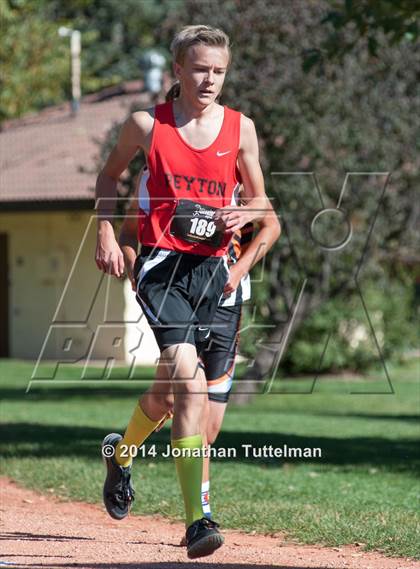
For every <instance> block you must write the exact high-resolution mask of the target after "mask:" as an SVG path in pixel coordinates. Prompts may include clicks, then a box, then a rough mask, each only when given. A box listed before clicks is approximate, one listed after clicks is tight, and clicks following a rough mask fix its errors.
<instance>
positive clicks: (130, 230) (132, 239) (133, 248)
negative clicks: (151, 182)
mask: <svg viewBox="0 0 420 569" xmlns="http://www.w3.org/2000/svg"><path fill="white" fill-rule="evenodd" d="M142 176H143V172H140V174H139V175H138V177H137V180H136V189H135V191H134V194H133V196H132V198H131V200H130V204H129V206H128V208H127V211H126V215H125V218H124V221H123V224H122V226H121V231H120V237H119V240H118V243H119V246H120V247H121V251H122V253H123V256H124V262H125V268H126V272H127V276H128V278H129V279H130V282H131V287H132V289H133V290H136V285H135V282H134V273H133V271H134V262H135V260H136V257H137V247H138V239H137V225H138V212H139V205H138V197H139V188H140V184H141V179H142Z"/></svg>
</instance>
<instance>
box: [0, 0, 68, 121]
mask: <svg viewBox="0 0 420 569" xmlns="http://www.w3.org/2000/svg"><path fill="white" fill-rule="evenodd" d="M0 8H1V39H0V61H1V63H0V90H1V99H0V101H1V102H0V121H1V120H4V119H5V118H11V117H16V116H21V115H22V114H24V113H27V112H28V111H30V110H32V109H34V108H42V107H45V106H48V105H52V104H54V103H57V102H59V101H62V100H63V99H64V98H65V95H66V91H67V90H68V86H69V73H68V66H69V49H68V46H67V44H66V45H65V44H64V43H62V42H60V41H59V38H58V35H57V26H56V25H55V24H53V23H52V22H48V21H46V20H45V19H44V18H43V17H42V16H41V15H40V14H39V13H38V12H37V10H36V9H35V5H34V3H33V2H25V1H21V2H11V1H8V0H0Z"/></svg>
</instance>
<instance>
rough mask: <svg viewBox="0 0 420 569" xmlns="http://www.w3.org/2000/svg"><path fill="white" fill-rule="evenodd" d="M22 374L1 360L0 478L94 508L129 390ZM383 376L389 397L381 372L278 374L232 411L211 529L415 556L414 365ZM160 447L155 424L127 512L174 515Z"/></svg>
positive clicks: (170, 477) (170, 474) (417, 396)
mask: <svg viewBox="0 0 420 569" xmlns="http://www.w3.org/2000/svg"><path fill="white" fill-rule="evenodd" d="M32 370H33V365H31V364H29V363H24V362H16V361H10V360H1V361H0V377H1V382H0V392H1V422H2V437H1V455H2V457H3V458H2V461H1V474H3V475H7V476H10V477H12V478H13V479H14V480H16V481H17V482H18V483H20V484H22V485H25V486H27V487H29V488H34V489H37V490H40V491H43V492H47V493H54V494H56V495H58V496H60V497H62V498H63V499H72V500H85V501H87V502H94V503H101V492H102V484H103V477H104V468H103V465H102V462H101V456H100V443H101V441H102V438H103V437H104V435H105V434H107V433H108V432H111V431H120V432H121V431H123V430H124V427H125V425H126V423H127V420H128V418H129V416H130V415H131V412H132V409H133V406H134V404H135V402H136V399H137V394H138V390H139V386H138V385H133V384H130V382H124V383H109V382H108V383H106V382H105V381H104V382H103V383H101V382H99V385H98V384H95V385H90V384H89V383H88V382H86V381H85V382H84V383H83V384H81V383H80V382H78V383H74V384H72V383H70V384H67V383H63V382H58V381H57V382H48V381H47V382H45V383H44V384H42V385H33V386H31V389H30V390H29V392H28V393H26V388H27V386H28V382H29V378H30V376H31V373H32ZM389 371H390V378H391V381H392V385H393V389H394V393H393V394H392V393H390V389H389V385H388V383H387V382H386V381H384V380H383V379H381V380H375V379H366V378H365V379H357V378H346V377H345V376H344V377H337V378H331V377H328V378H320V379H318V381H317V382H316V383H315V385H313V381H312V378H306V379H297V380H290V379H287V380H285V379H282V380H280V381H278V382H276V383H275V385H274V388H275V390H277V391H281V392H282V393H278V394H273V393H270V394H267V395H258V396H256V397H255V398H254V400H253V402H252V403H251V404H249V405H247V406H244V407H235V406H231V407H230V409H229V410H228V413H227V415H226V419H225V423H224V428H223V432H222V434H221V435H220V437H219V439H218V441H217V446H218V447H225V448H226V447H229V448H235V449H237V457H236V459H233V458H232V459H219V460H216V461H215V462H214V464H213V470H212V485H211V495H212V510H213V514H214V517H215V519H217V521H219V522H220V524H221V525H222V527H223V528H240V529H242V530H244V531H249V532H252V531H256V532H262V533H274V532H279V531H281V532H286V533H287V535H288V536H289V538H290V539H291V540H293V539H296V540H299V541H300V542H302V543H321V544H325V545H336V546H337V545H340V544H345V543H355V542H357V543H361V544H364V547H365V548H366V549H377V550H381V551H383V552H384V553H386V554H388V555H403V556H411V557H415V556H416V554H418V552H417V544H418V543H420V536H419V525H420V524H419V515H418V513H417V511H418V506H419V484H418V479H416V474H418V467H419V462H420V460H419V458H420V457H419V445H418V438H419V425H418V421H417V418H418V412H419V404H420V392H419V383H418V367H416V364H415V363H414V362H411V363H408V364H406V365H405V366H403V367H391V368H390V370H389ZM142 374H143V375H144V376H145V377H147V376H150V370H144V371H140V372H139V375H142ZM78 375H80V369H79V370H78V369H68V370H64V372H62V373H61V375H60V377H61V378H62V379H65V378H69V379H71V378H73V379H74V378H76V377H77V376H78ZM143 389H144V387H143ZM296 391H299V392H300V393H291V392H296ZM381 391H382V392H384V393H383V394H378V392H381ZM354 392H356V393H354ZM369 392H376V393H370V394H369ZM168 442H169V427H166V428H165V429H163V430H162V431H161V432H160V433H157V434H154V435H153V436H152V437H151V439H150V440H149V446H150V444H156V445H157V446H156V449H157V454H158V456H157V457H155V458H152V457H149V458H138V459H137V460H136V462H135V467H134V474H133V476H134V484H135V487H136V490H137V494H136V497H137V500H136V502H135V507H134V513H135V514H146V513H147V514H154V513H159V514H163V515H165V516H168V517H171V518H174V519H175V518H178V519H181V518H182V515H183V508H182V500H181V496H180V492H179V490H178V484H177V480H176V476H175V468H174V465H173V462H172V460H171V459H167V458H163V457H162V456H160V455H161V451H162V450H163V449H164V448H166V444H167V443H168ZM243 444H251V445H253V447H254V448H258V447H262V446H264V445H272V446H273V447H281V448H283V445H288V446H289V447H302V448H304V447H311V448H313V447H320V448H321V450H322V458H318V459H293V458H289V459H269V458H266V459H262V458H261V459H257V458H254V459H248V460H247V459H246V458H245V456H244V452H243V450H242V446H241V445H243Z"/></svg>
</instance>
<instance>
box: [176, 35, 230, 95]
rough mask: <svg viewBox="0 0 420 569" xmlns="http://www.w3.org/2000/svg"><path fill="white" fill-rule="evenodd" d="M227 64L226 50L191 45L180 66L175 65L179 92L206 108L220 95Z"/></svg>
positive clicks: (227, 55)
mask: <svg viewBox="0 0 420 569" xmlns="http://www.w3.org/2000/svg"><path fill="white" fill-rule="evenodd" d="M228 63H229V54H228V51H227V49H226V48H222V47H211V46H206V45H193V46H191V47H190V48H188V50H187V53H186V54H185V59H184V63H183V64H182V65H180V64H178V63H176V64H175V74H176V76H177V78H178V79H179V81H180V82H181V91H182V92H183V93H184V94H185V95H187V97H188V98H189V99H191V100H193V101H194V102H196V103H199V104H201V105H203V106H207V105H209V104H211V103H213V102H214V101H215V100H216V98H217V97H218V95H219V94H220V92H221V90H222V87H223V83H224V80H225V76H226V70H227V66H228Z"/></svg>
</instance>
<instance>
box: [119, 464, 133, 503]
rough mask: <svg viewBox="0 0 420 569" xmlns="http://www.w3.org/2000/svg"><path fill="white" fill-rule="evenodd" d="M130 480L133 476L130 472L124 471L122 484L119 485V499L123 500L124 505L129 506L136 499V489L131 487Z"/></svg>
mask: <svg viewBox="0 0 420 569" xmlns="http://www.w3.org/2000/svg"><path fill="white" fill-rule="evenodd" d="M130 479H131V474H130V472H129V471H128V470H124V469H123V470H122V473H121V482H120V483H119V484H118V486H117V488H118V490H119V492H118V499H119V500H121V502H123V503H124V504H128V503H129V502H131V501H132V500H133V499H134V494H135V492H134V489H133V488H132V487H131V486H130Z"/></svg>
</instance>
